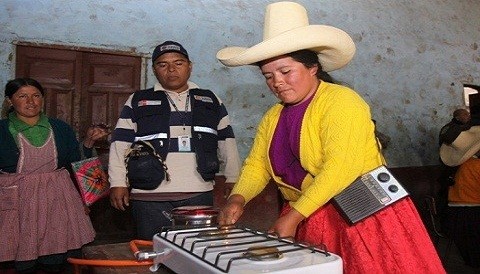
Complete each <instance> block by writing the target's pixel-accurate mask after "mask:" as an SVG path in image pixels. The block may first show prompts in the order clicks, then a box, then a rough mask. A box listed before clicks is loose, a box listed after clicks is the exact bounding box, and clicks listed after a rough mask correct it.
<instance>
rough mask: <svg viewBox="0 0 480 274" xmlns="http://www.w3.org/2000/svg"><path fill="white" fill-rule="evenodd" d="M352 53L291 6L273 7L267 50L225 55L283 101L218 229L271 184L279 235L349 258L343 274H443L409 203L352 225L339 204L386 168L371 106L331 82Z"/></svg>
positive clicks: (267, 121) (266, 121)
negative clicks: (280, 201) (278, 206)
mask: <svg viewBox="0 0 480 274" xmlns="http://www.w3.org/2000/svg"><path fill="white" fill-rule="evenodd" d="M354 52H355V45H354V43H353V41H352V39H351V38H350V36H349V35H348V34H347V33H345V32H344V31H342V30H340V29H337V28H334V27H331V26H325V25H308V17H307V11H306V10H305V8H304V7H302V6H301V5H299V4H297V3H293V2H278V3H273V4H270V5H268V6H267V11H266V15H265V25H264V40H263V41H262V42H261V43H259V44H257V45H255V46H252V47H250V48H244V47H227V48H224V49H221V50H220V51H219V52H217V58H218V59H219V60H220V62H222V63H223V64H224V65H226V66H240V65H257V66H258V67H259V68H260V70H261V73H262V74H263V76H264V77H265V80H266V84H267V86H268V87H269V89H270V90H271V91H272V93H273V94H274V95H275V96H276V97H277V98H278V99H279V100H280V102H279V103H277V104H275V105H274V106H273V107H271V108H270V109H269V110H268V111H267V112H266V114H265V115H264V117H263V118H262V120H261V122H260V124H259V126H258V130H257V134H256V137H255V140H254V144H253V146H252V148H251V151H250V154H249V155H248V157H247V158H246V160H245V162H244V165H243V168H242V172H241V174H240V177H239V180H238V182H237V183H236V184H235V186H234V188H233V190H232V192H231V195H230V196H229V198H228V201H227V204H226V205H225V206H224V207H223V208H222V209H221V211H220V213H219V222H220V224H222V225H231V224H234V223H235V222H236V221H237V220H238V219H239V217H240V216H241V214H242V213H243V208H244V206H245V204H246V203H248V202H249V201H250V200H252V198H254V197H255V196H256V195H258V194H259V193H260V192H261V191H262V190H263V189H264V187H265V186H266V185H267V184H268V182H269V181H270V180H271V179H273V180H274V181H275V183H276V185H277V186H278V188H279V189H280V191H281V193H282V196H283V198H284V199H285V200H286V201H287V203H286V204H285V205H284V208H283V210H282V212H281V214H280V216H279V217H278V219H277V220H276V221H275V222H274V223H273V224H272V225H271V228H270V230H269V231H270V232H271V233H274V234H276V235H278V236H279V237H295V239H296V240H297V241H299V242H304V243H309V244H311V245H320V244H325V245H326V247H327V249H328V250H329V251H331V252H333V253H336V254H338V255H340V256H341V257H342V259H343V265H344V272H345V273H406V272H408V273H445V270H444V268H443V266H442V263H441V261H440V259H439V257H438V255H437V252H436V250H435V248H434V246H433V244H432V242H431V240H430V238H429V235H428V233H427V231H426V229H425V227H424V225H423V223H422V220H421V218H420V216H419V214H418V212H417V210H416V208H415V206H414V204H413V202H412V200H411V199H410V198H409V197H406V198H404V199H401V200H399V201H397V202H396V203H393V204H391V205H390V206H387V207H385V208H384V209H382V210H381V211H379V212H377V213H376V214H373V215H371V216H369V217H367V218H366V219H364V220H362V221H360V222H358V223H356V224H354V225H350V224H349V223H348V222H347V221H346V220H345V219H344V218H343V217H342V215H341V214H340V213H339V211H338V210H337V209H336V207H334V205H333V203H332V201H331V199H332V197H334V196H335V195H337V194H339V193H340V192H342V190H343V189H345V188H346V187H347V186H348V185H349V184H351V183H352V182H354V180H355V179H356V178H358V177H359V176H361V175H362V174H364V173H367V172H369V171H371V170H373V169H375V168H377V167H379V166H381V165H382V157H381V154H380V151H379V147H378V145H377V143H376V139H375V134H374V124H373V122H372V120H371V115H370V109H369V106H368V105H367V103H366V102H365V101H364V100H363V99H362V98H361V97H360V96H359V95H358V94H357V93H356V92H355V91H353V90H351V89H349V88H347V87H344V86H340V85H336V84H332V83H329V82H327V81H324V75H325V74H326V73H327V72H329V71H333V70H336V69H340V68H341V67H343V66H345V65H346V64H347V63H349V61H350V60H351V59H352V57H353V55H354Z"/></svg>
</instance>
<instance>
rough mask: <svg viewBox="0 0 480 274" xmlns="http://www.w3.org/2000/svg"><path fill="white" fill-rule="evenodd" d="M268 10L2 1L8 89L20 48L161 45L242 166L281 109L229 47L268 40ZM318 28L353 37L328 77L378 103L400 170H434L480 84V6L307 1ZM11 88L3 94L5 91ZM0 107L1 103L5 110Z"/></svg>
mask: <svg viewBox="0 0 480 274" xmlns="http://www.w3.org/2000/svg"><path fill="white" fill-rule="evenodd" d="M272 2H275V1H271V0H270V1H268V0H195V1H193V0H192V1H188V0H97V1H89V0H85V1H73V0H3V1H1V2H0V86H2V87H4V86H5V83H6V81H7V80H9V79H11V78H13V76H14V74H15V65H14V64H15V43H16V42H17V41H27V42H36V43H46V44H60V45H67V46H71V45H73V46H80V47H91V48H100V49H113V50H121V51H131V52H137V53H139V54H140V55H142V56H146V57H147V64H148V65H147V67H148V69H147V71H146V75H145V79H146V85H147V86H151V85H153V83H154V82H155V78H154V76H153V74H152V72H151V69H150V64H151V63H150V59H149V56H150V54H151V52H152V51H153V48H154V47H155V46H156V45H157V44H159V43H160V42H163V41H164V40H176V41H178V42H180V43H182V44H183V45H184V46H185V47H186V48H187V50H188V51H189V54H190V55H191V59H192V61H193V62H194V71H193V74H192V78H191V80H193V81H194V82H196V83H197V84H199V85H200V86H201V87H204V88H210V89H212V90H214V91H215V92H216V93H217V94H218V95H219V96H220V97H221V98H222V99H223V101H224V103H225V104H226V106H227V108H228V110H229V113H230V116H231V120H232V124H233V127H234V130H235V133H236V135H237V138H238V143H239V149H240V154H241V157H242V158H245V157H246V155H247V153H248V151H249V149H250V145H251V143H252V141H253V138H254V135H255V130H256V125H257V123H258V121H259V119H260V118H261V116H262V114H263V113H264V112H265V111H266V110H267V108H268V107H269V106H270V105H271V104H273V103H274V102H275V98H274V96H273V95H271V94H270V92H269V91H268V89H267V87H266V85H265V84H264V80H263V77H262V76H261V75H260V73H258V69H257V68H255V67H238V68H226V67H224V66H223V65H222V64H221V63H220V62H218V61H217V60H216V58H215V54H216V52H217V51H218V50H219V49H221V48H223V47H225V46H232V45H238V46H250V45H253V44H256V43H257V42H259V41H261V40H262V31H263V16H264V10H265V6H266V5H267V4H268V3H272ZM297 2H299V3H301V4H303V5H304V6H305V7H306V8H307V10H308V13H309V18H310V23H311V24H326V25H332V26H336V27H339V28H341V29H343V30H345V31H346V32H348V33H349V34H350V35H351V36H352V37H353V39H354V41H355V43H356V46H357V53H356V55H355V57H354V59H353V60H352V62H351V63H350V64H349V65H348V66H347V67H345V68H344V69H342V70H339V71H335V72H333V73H332V76H333V77H334V78H336V79H337V80H339V81H340V82H342V83H344V84H346V85H348V86H350V87H352V88H354V89H355V90H356V91H357V92H358V93H359V94H361V95H362V96H363V98H364V99H365V100H366V101H367V102H368V103H369V104H370V106H371V110H372V116H373V118H374V119H375V120H377V127H378V129H379V130H380V131H381V132H383V133H384V134H386V135H388V136H390V137H391V142H390V145H389V147H388V148H387V149H386V150H385V154H386V158H387V160H388V163H389V165H390V166H392V167H398V166H419V165H434V164H437V163H438V152H437V151H438V147H437V143H438V131H439V130H440V128H441V126H442V125H443V124H445V123H447V122H448V121H449V120H450V117H451V113H452V111H453V110H454V109H455V108H457V107H460V106H462V104H463V99H462V91H463V88H462V84H463V83H470V84H477V85H478V84H480V49H479V44H480V19H479V16H478V11H479V10H480V1H476V0H456V1H449V0H397V1H389V0H343V1H335V0H310V1H308V0H303V1H300V0H299V1H297ZM2 89H3V88H2ZM2 100H3V96H2V98H1V99H0V102H2Z"/></svg>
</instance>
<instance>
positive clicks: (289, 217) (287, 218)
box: [268, 208, 305, 238]
mask: <svg viewBox="0 0 480 274" xmlns="http://www.w3.org/2000/svg"><path fill="white" fill-rule="evenodd" d="M303 219H305V217H303V215H302V214H300V212H298V211H297V210H295V209H294V208H292V209H291V210H290V211H289V212H288V213H287V214H285V215H283V216H281V217H280V218H278V219H277V220H276V221H275V223H274V224H273V226H272V227H270V229H269V230H268V232H270V233H274V234H276V235H277V236H278V237H293V238H294V237H295V234H296V233H297V226H298V224H299V223H300V222H301V221H303Z"/></svg>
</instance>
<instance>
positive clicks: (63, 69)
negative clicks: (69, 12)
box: [16, 45, 141, 139]
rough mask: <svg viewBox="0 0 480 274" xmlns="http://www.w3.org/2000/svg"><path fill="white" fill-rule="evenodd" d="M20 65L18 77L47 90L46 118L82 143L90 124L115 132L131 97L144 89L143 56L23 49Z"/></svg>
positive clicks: (68, 50)
mask: <svg viewBox="0 0 480 274" xmlns="http://www.w3.org/2000/svg"><path fill="white" fill-rule="evenodd" d="M16 60H17V61H16V77H31V78H34V79H36V80H38V81H39V82H40V83H41V84H42V86H44V87H45V89H46V98H45V113H46V114H47V115H48V116H50V117H56V118H59V119H62V120H64V121H66V122H67V123H69V124H70V125H71V126H72V127H73V128H74V130H75V131H76V132H78V133H79V138H80V139H82V138H83V136H84V134H85V131H86V129H87V128H88V126H89V125H91V124H94V123H104V124H108V125H111V126H112V127H114V126H115V124H116V121H117V119H118V117H119V115H120V111H121V108H122V106H123V104H124V103H125V101H126V99H127V98H128V96H129V95H130V94H131V93H132V92H134V91H135V90H138V89H140V75H141V57H139V56H131V55H122V54H113V53H108V52H103V53H102V52H91V51H87V50H74V49H65V48H46V47H37V46H31V45H18V46H17V59H16Z"/></svg>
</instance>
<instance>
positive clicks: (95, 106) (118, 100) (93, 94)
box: [81, 53, 141, 132]
mask: <svg viewBox="0 0 480 274" xmlns="http://www.w3.org/2000/svg"><path fill="white" fill-rule="evenodd" d="M83 62H84V65H83V72H82V75H83V81H82V84H83V87H82V106H83V107H84V108H85V110H86V111H85V112H86V116H87V117H85V118H86V119H84V120H82V123H81V132H84V131H85V130H86V129H87V128H88V126H89V125H90V124H92V123H104V124H108V125H111V126H115V124H116V122H117V119H118V117H119V115H120V111H121V109H122V107H123V104H124V103H125V101H126V100H127V98H128V96H130V94H131V93H132V92H133V91H135V90H138V89H139V87H140V73H141V72H140V68H141V59H140V58H138V57H132V56H119V55H109V54H99V53H89V54H85V56H84V59H83Z"/></svg>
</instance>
